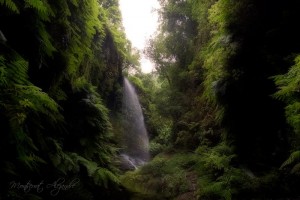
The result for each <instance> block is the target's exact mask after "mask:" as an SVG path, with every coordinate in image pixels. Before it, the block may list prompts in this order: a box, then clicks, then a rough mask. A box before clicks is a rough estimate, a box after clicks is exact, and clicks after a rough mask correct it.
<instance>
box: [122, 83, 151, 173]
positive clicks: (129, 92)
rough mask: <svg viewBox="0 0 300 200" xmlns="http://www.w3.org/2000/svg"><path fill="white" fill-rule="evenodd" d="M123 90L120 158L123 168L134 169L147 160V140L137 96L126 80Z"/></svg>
mask: <svg viewBox="0 0 300 200" xmlns="http://www.w3.org/2000/svg"><path fill="white" fill-rule="evenodd" d="M123 88H124V89H123V107H122V112H123V116H124V119H123V128H124V133H123V139H124V152H123V153H122V154H121V158H122V162H123V165H124V166H125V168H128V169H136V168H137V167H138V166H141V165H143V164H144V163H145V162H147V161H148V160H149V139H148V134H147V130H146V127H145V123H144V116H143V112H142V108H141V105H140V102H139V100H138V96H137V94H136V92H135V89H134V87H133V86H132V85H131V83H130V82H129V81H128V79H126V78H124V84H123Z"/></svg>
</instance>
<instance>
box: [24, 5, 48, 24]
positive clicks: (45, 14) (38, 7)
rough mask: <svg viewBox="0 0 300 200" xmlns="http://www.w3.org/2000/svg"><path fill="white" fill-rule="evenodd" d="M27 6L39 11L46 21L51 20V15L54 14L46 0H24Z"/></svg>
mask: <svg viewBox="0 0 300 200" xmlns="http://www.w3.org/2000/svg"><path fill="white" fill-rule="evenodd" d="M24 1H25V8H32V9H34V10H36V11H37V13H38V15H39V17H40V18H41V19H42V20H44V21H49V18H50V16H54V12H53V11H52V9H51V7H50V5H49V4H48V2H47V1H46V0H24Z"/></svg>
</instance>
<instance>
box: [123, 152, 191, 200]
mask: <svg viewBox="0 0 300 200" xmlns="http://www.w3.org/2000/svg"><path fill="white" fill-rule="evenodd" d="M195 160H196V157H195V156H194V155H193V154H183V153H182V154H181V153H179V154H174V155H173V154H165V155H164V154H161V155H158V156H156V157H155V158H154V159H153V160H152V161H151V162H150V163H148V164H147V165H145V166H143V167H141V168H140V169H138V170H136V171H134V172H127V173H125V174H124V175H123V176H122V177H121V182H122V183H123V184H124V186H125V187H126V188H128V189H129V190H131V191H132V192H134V193H136V194H137V195H138V194H142V195H143V196H150V197H151V198H155V199H170V198H173V199H174V198H175V197H176V196H178V195H179V194H182V193H185V192H188V191H189V190H190V184H191V183H190V180H189V177H188V175H187V174H188V173H190V172H189V170H191V169H190V167H191V166H193V164H195Z"/></svg>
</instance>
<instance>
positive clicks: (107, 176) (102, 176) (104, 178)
mask: <svg viewBox="0 0 300 200" xmlns="http://www.w3.org/2000/svg"><path fill="white" fill-rule="evenodd" d="M93 179H94V182H95V183H96V184H97V185H101V186H104V187H105V188H108V183H109V182H113V183H117V184H118V183H119V182H120V181H119V179H118V178H117V176H116V175H114V174H113V173H112V172H111V171H109V170H108V169H105V168H101V167H100V168H98V169H97V171H96V172H95V173H94V174H93Z"/></svg>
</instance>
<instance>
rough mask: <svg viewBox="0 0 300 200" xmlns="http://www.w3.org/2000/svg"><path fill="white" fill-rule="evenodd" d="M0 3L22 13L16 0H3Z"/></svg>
mask: <svg viewBox="0 0 300 200" xmlns="http://www.w3.org/2000/svg"><path fill="white" fill-rule="evenodd" d="M0 4H1V5H4V6H5V7H7V8H8V9H10V10H11V11H13V12H14V13H17V14H19V13H20V11H19V9H18V7H17V5H16V3H15V2H14V1H12V0H1V1H0Z"/></svg>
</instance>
